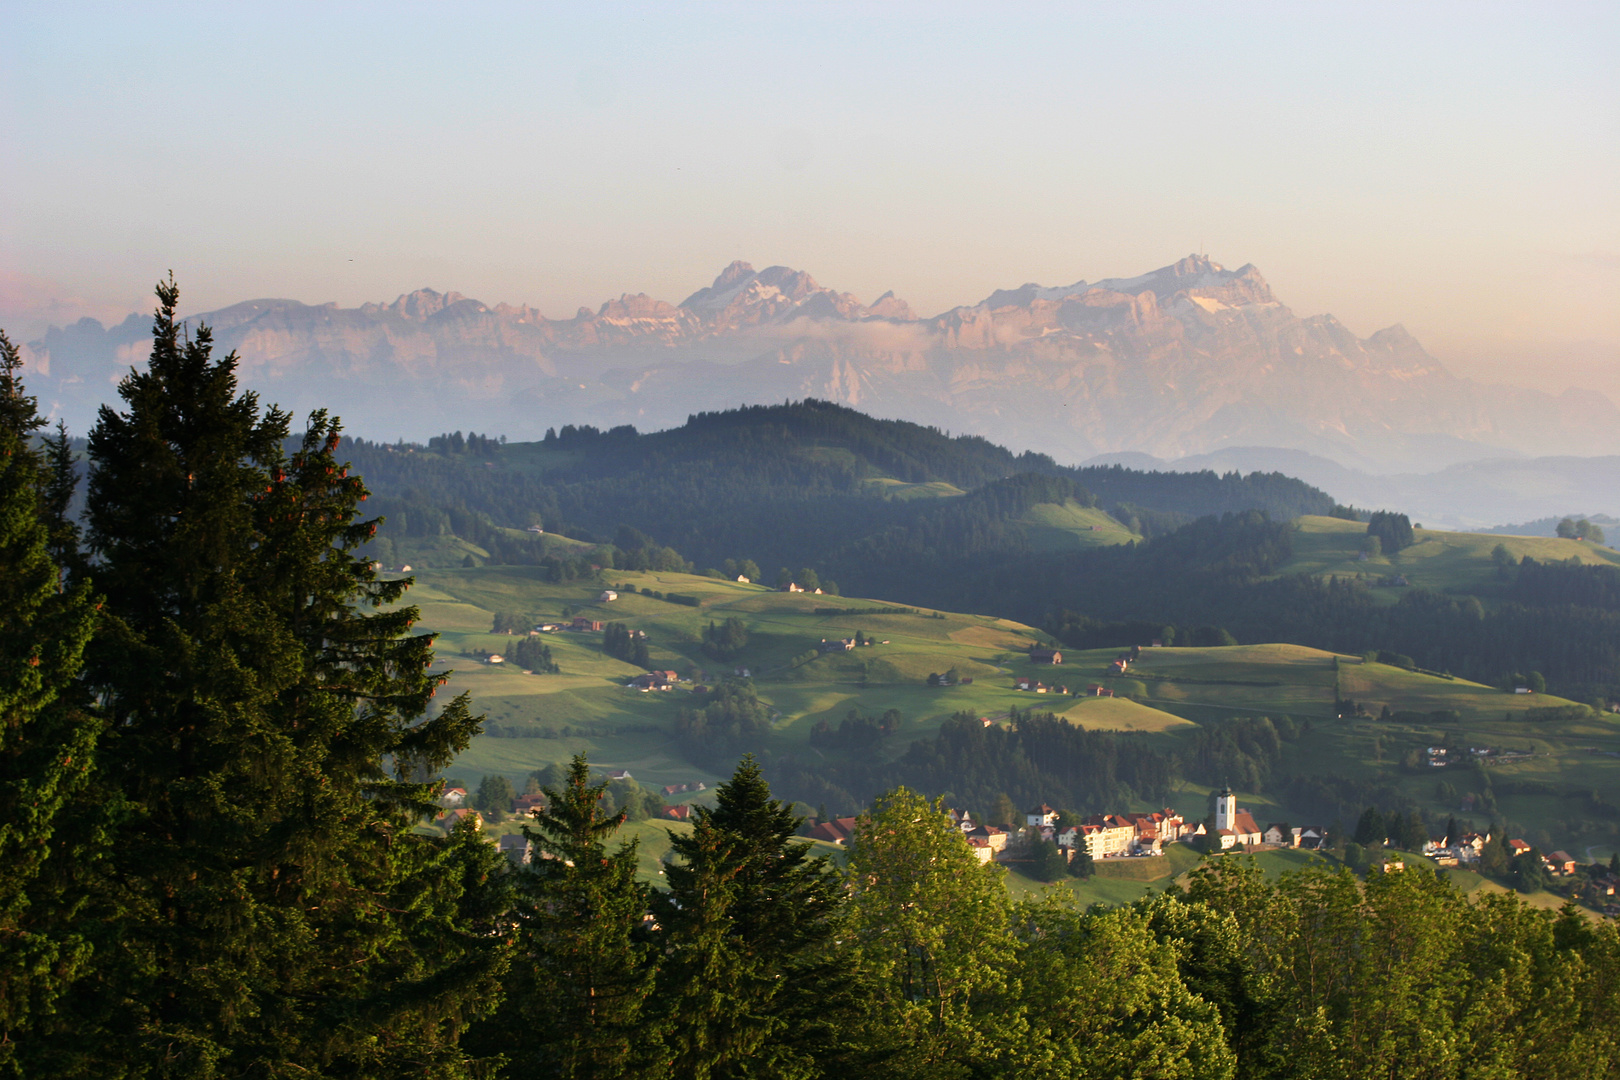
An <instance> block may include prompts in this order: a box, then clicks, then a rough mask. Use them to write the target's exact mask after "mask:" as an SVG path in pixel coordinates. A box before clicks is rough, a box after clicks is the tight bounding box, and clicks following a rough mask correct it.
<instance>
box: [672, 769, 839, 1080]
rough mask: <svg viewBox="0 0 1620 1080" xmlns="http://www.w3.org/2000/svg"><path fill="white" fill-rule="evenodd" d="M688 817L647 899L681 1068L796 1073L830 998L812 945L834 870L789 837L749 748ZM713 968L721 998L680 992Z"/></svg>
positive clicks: (830, 965)
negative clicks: (686, 829)
mask: <svg viewBox="0 0 1620 1080" xmlns="http://www.w3.org/2000/svg"><path fill="white" fill-rule="evenodd" d="M694 817H695V824H694V828H693V831H692V834H691V835H690V836H681V835H679V834H678V833H673V832H672V833H671V835H670V846H671V849H672V850H673V852H674V853H675V854H676V855H677V856H679V857H680V861H679V862H676V863H672V864H671V865H670V866H669V867H668V869H667V871H666V873H667V877H668V880H669V887H670V891H669V895H668V896H667V897H666V898H655V906H654V910H655V912H656V913H657V916H658V921H659V923H660V924H661V925H662V926H663V928H664V931H665V933H664V939H665V941H666V942H667V943H668V944H667V946H666V948H667V949H668V950H670V955H671V956H672V957H673V960H674V962H673V963H670V964H667V965H666V967H665V970H664V971H663V972H662V973H661V974H662V979H661V983H662V985H663V987H664V988H665V990H666V993H665V994H664V995H661V996H662V997H663V999H664V1000H665V1001H666V1002H667V1003H668V1005H669V1009H668V1015H669V1022H668V1030H669V1031H670V1033H671V1036H672V1038H674V1039H675V1040H677V1048H678V1050H679V1054H678V1060H681V1061H684V1062H685V1063H686V1065H685V1067H684V1068H683V1069H682V1075H690V1074H691V1073H689V1071H688V1070H690V1069H691V1068H694V1067H699V1066H700V1067H701V1068H702V1069H703V1070H705V1073H704V1075H713V1076H719V1077H732V1076H762V1077H763V1076H771V1077H783V1078H789V1077H793V1076H797V1075H802V1074H803V1073H804V1070H806V1069H808V1068H810V1067H811V1063H812V1061H813V1046H812V1044H814V1043H817V1042H819V1040H820V1039H821V1038H822V1036H823V1035H824V1031H823V1029H822V1026H821V1024H820V1023H819V1022H818V1017H821V1018H825V1016H826V1015H827V1014H828V1013H830V1012H833V1011H836V1009H837V1008H838V1007H839V1003H840V988H839V987H837V986H835V985H834V984H835V983H836V982H838V980H839V974H840V973H839V971H838V964H837V962H836V961H835V960H834V958H832V957H831V956H829V955H828V953H827V952H826V951H825V950H824V949H823V946H824V945H825V944H826V942H827V940H828V938H829V936H830V934H831V932H832V929H833V927H834V925H835V922H836V919H837V917H838V915H839V912H840V909H841V906H842V900H843V894H842V890H841V887H840V882H839V878H838V875H837V872H836V871H835V870H834V869H833V868H832V867H831V866H830V865H828V863H827V860H826V859H825V858H824V857H812V856H811V854H810V845H809V844H806V843H804V842H803V841H800V840H796V839H795V835H796V834H797V832H798V830H799V826H800V825H802V824H803V823H804V819H803V818H802V817H800V816H799V815H797V814H795V813H794V812H793V810H792V808H791V807H789V806H787V805H786V804H785V803H783V802H782V801H781V800H779V799H774V798H772V797H771V789H770V785H769V784H768V783H766V781H765V778H764V776H763V774H762V773H761V770H760V767H759V763H758V762H757V761H755V760H754V757H753V755H752V754H750V755H748V756H746V757H744V758H743V760H742V761H741V762H739V763H738V765H737V768H736V770H735V771H734V772H733V773H732V776H731V779H730V780H728V781H726V782H724V783H722V784H720V785H719V786H718V787H716V789H715V807H714V809H713V810H710V809H708V808H706V807H701V806H700V807H697V808H695V811H694ZM716 966H724V968H725V970H726V973H727V974H726V979H725V984H724V985H725V987H726V990H725V992H724V993H723V994H721V993H712V992H705V993H703V994H693V993H691V992H689V991H684V990H683V988H684V987H685V986H686V985H687V983H688V982H689V981H690V980H691V979H693V978H696V977H698V976H697V975H696V974H695V972H697V971H698V970H709V969H712V968H714V967H716Z"/></svg>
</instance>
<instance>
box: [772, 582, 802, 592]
mask: <svg viewBox="0 0 1620 1080" xmlns="http://www.w3.org/2000/svg"><path fill="white" fill-rule="evenodd" d="M776 591H777V592H804V588H803V587H802V586H801V585H800V584H799V583H798V582H796V581H790V582H788V583H787V584H786V585H783V586H781V587H779V588H778V589H777V590H776Z"/></svg>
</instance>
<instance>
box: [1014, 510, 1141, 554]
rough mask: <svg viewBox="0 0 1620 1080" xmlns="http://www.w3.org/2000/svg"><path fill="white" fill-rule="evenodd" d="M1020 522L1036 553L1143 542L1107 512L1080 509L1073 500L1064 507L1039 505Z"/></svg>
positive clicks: (1020, 518) (1019, 519)
mask: <svg viewBox="0 0 1620 1080" xmlns="http://www.w3.org/2000/svg"><path fill="white" fill-rule="evenodd" d="M1018 521H1019V522H1021V523H1022V524H1023V526H1024V530H1025V532H1026V534H1027V535H1028V536H1029V541H1030V546H1031V547H1033V548H1034V549H1035V550H1036V551H1064V550H1068V549H1070V548H1076V547H1093V546H1097V545H1106V544H1123V543H1125V542H1126V541H1128V540H1140V539H1142V538H1141V536H1139V535H1137V534H1136V533H1133V532H1131V530H1130V529H1128V528H1126V527H1125V526H1124V525H1123V524H1121V523H1120V522H1118V521H1116V520H1115V519H1114V518H1113V517H1111V516H1110V515H1109V514H1108V512H1107V511H1105V510H1102V509H1099V508H1097V507H1091V506H1081V505H1080V504H1079V503H1077V502H1075V501H1074V500H1073V499H1070V500H1068V502H1066V503H1064V504H1062V505H1059V504H1057V503H1039V504H1037V505H1035V506H1032V507H1030V508H1029V510H1028V511H1027V512H1026V513H1025V514H1023V515H1022V516H1021V517H1019V518H1018Z"/></svg>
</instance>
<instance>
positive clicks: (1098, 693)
mask: <svg viewBox="0 0 1620 1080" xmlns="http://www.w3.org/2000/svg"><path fill="white" fill-rule="evenodd" d="M1013 689H1014V690H1028V691H1029V692H1030V693H1032V694H1062V695H1067V694H1069V693H1071V691H1070V690H1069V688H1068V687H1067V686H1063V685H1061V684H1059V683H1043V682H1041V680H1039V679H1037V678H1036V677H1035V676H1033V675H1020V676H1019V677H1018V678H1017V679H1015V680H1013ZM1072 693H1073V694H1074V696H1075V697H1113V696H1114V691H1113V690H1111V689H1110V688H1109V687H1106V686H1099V685H1097V684H1096V683H1091V684H1089V685H1087V686H1086V688H1085V689H1083V690H1082V689H1079V688H1078V687H1077V688H1076V689H1074V690H1073V691H1072Z"/></svg>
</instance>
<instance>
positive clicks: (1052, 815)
mask: <svg viewBox="0 0 1620 1080" xmlns="http://www.w3.org/2000/svg"><path fill="white" fill-rule="evenodd" d="M1057 816H1058V815H1057V811H1056V810H1054V809H1052V808H1051V807H1050V806H1047V805H1046V804H1045V803H1041V805H1039V806H1037V807H1036V808H1035V809H1033V810H1027V811H1025V812H1024V824H1026V825H1033V826H1035V827H1036V828H1047V827H1050V826H1052V825H1056V824H1057Z"/></svg>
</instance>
